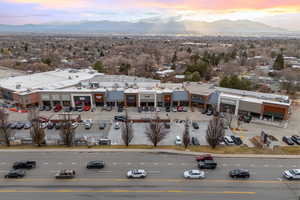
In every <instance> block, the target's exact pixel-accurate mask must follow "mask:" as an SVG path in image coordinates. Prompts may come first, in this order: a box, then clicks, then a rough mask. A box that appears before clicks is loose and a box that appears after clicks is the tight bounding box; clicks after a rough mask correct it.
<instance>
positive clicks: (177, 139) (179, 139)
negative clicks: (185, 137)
mask: <svg viewBox="0 0 300 200" xmlns="http://www.w3.org/2000/svg"><path fill="white" fill-rule="evenodd" d="M181 144H182V140H181V138H180V137H179V136H176V138H175V145H181Z"/></svg>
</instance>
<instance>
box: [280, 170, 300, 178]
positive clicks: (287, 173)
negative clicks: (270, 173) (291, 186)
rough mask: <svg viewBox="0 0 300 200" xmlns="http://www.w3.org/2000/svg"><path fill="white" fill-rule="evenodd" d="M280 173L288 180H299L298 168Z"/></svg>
mask: <svg viewBox="0 0 300 200" xmlns="http://www.w3.org/2000/svg"><path fill="white" fill-rule="evenodd" d="M282 175H283V176H284V177H285V178H286V179H288V180H296V179H297V180H299V179H300V169H289V170H286V171H284V172H283V173H282Z"/></svg>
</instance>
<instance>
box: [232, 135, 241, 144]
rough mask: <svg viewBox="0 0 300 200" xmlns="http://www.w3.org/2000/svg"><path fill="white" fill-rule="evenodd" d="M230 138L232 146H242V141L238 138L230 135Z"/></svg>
mask: <svg viewBox="0 0 300 200" xmlns="http://www.w3.org/2000/svg"><path fill="white" fill-rule="evenodd" d="M230 137H231V139H232V140H233V142H234V144H236V145H242V144H243V141H242V139H241V138H240V137H239V136H234V135H231V136H230Z"/></svg>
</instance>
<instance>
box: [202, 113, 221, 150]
mask: <svg viewBox="0 0 300 200" xmlns="http://www.w3.org/2000/svg"><path fill="white" fill-rule="evenodd" d="M224 134H225V131H224V123H223V120H222V119H221V118H220V117H219V116H217V117H214V118H213V119H211V120H210V121H209V124H208V127H207V130H206V140H207V142H208V144H209V145H210V146H211V147H212V148H215V147H216V146H217V145H218V144H219V142H220V140H221V139H222V138H223V137H224Z"/></svg>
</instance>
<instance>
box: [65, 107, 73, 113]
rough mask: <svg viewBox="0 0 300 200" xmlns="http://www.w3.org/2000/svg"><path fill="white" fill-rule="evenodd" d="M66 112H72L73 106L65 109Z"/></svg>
mask: <svg viewBox="0 0 300 200" xmlns="http://www.w3.org/2000/svg"><path fill="white" fill-rule="evenodd" d="M64 112H72V107H71V106H67V107H65V108H64Z"/></svg>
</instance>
